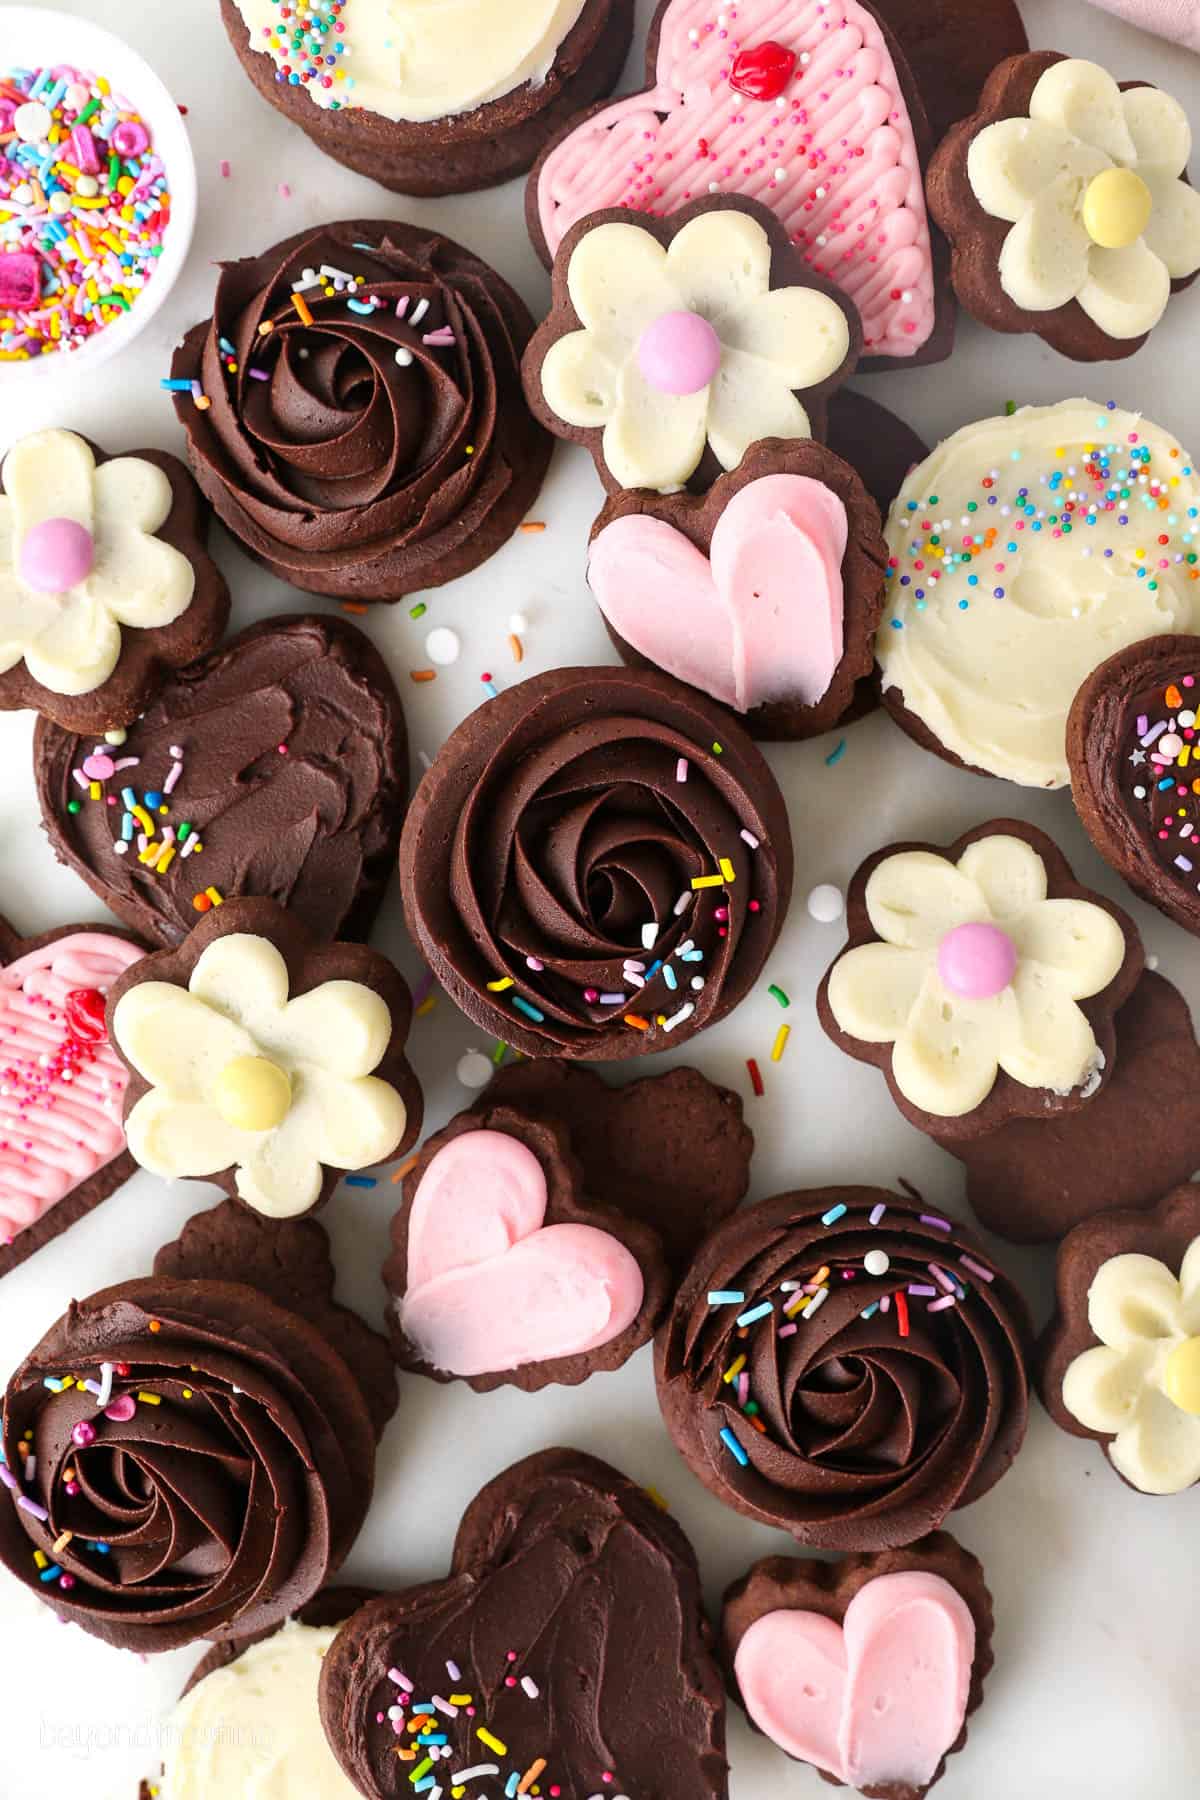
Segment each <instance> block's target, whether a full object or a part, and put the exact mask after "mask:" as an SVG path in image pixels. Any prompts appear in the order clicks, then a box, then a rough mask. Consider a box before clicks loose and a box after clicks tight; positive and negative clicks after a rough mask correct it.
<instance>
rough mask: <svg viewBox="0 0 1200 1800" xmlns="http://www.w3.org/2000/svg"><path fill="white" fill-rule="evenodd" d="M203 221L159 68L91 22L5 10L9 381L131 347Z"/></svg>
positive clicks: (0, 21) (0, 364) (5, 361)
mask: <svg viewBox="0 0 1200 1800" xmlns="http://www.w3.org/2000/svg"><path fill="white" fill-rule="evenodd" d="M96 78H99V79H96ZM106 90H107V91H106ZM195 223H196V165H195V159H194V157H193V155H192V147H191V144H190V142H189V140H188V134H187V130H186V127H185V126H184V122H183V118H182V116H181V114H180V112H179V107H178V105H177V104H176V102H175V101H174V100H173V99H172V97H171V95H170V93H169V92H168V91H167V89H166V87H165V86H164V85H163V83H162V82H161V81H160V80H159V78H158V76H157V75H156V74H155V73H154V71H153V69H151V67H150V66H149V64H148V63H146V62H145V61H144V60H143V59H142V57H140V56H139V55H138V54H137V52H136V51H134V50H132V49H130V47H129V45H128V44H126V43H124V42H122V40H121V39H120V38H118V37H115V36H114V35H113V34H112V33H111V32H109V31H105V30H103V29H102V27H100V26H98V25H94V24H92V23H91V22H90V21H89V20H87V19H80V18H76V17H75V16H74V15H72V14H70V13H63V12H47V11H43V10H42V9H41V8H40V7H36V6H0V385H10V386H12V387H13V388H16V387H17V386H18V385H19V384H20V383H21V382H28V381H30V380H31V379H32V377H31V374H30V371H31V370H33V369H40V370H41V371H42V372H43V375H48V374H50V373H51V372H53V371H55V370H57V371H59V372H63V373H66V372H69V373H70V374H71V375H72V376H79V375H82V374H84V373H85V372H90V371H91V370H93V369H95V368H97V367H99V365H100V364H101V363H105V362H107V361H108V360H109V358H110V357H113V356H116V355H117V354H118V352H119V351H121V350H123V349H125V348H126V347H127V346H128V345H129V344H131V343H132V342H133V340H134V338H136V337H137V336H138V334H139V333H140V332H141V331H143V330H144V329H145V327H146V326H147V325H148V324H149V322H150V320H151V319H152V318H153V317H154V315H155V313H157V312H158V310H159V308H160V307H161V306H162V304H163V302H164V301H165V300H166V298H167V296H168V295H169V293H170V292H171V289H172V287H173V286H174V285H175V282H176V280H177V279H178V277H179V274H180V272H181V271H182V269H183V265H184V262H185V261H186V259H187V254H188V250H189V248H190V246H191V241H192V233H193V230H194V228H195Z"/></svg>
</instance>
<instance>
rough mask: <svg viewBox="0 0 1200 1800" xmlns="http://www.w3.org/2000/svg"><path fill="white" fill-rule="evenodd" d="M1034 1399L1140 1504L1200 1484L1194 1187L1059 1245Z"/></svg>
mask: <svg viewBox="0 0 1200 1800" xmlns="http://www.w3.org/2000/svg"><path fill="white" fill-rule="evenodd" d="M1038 1385H1039V1390H1040V1392H1041V1396H1042V1399H1043V1401H1044V1402H1045V1405H1046V1410H1047V1411H1048V1412H1049V1414H1050V1416H1051V1418H1052V1419H1053V1420H1054V1422H1055V1423H1056V1424H1057V1425H1060V1426H1061V1427H1062V1429H1063V1430H1064V1431H1069V1432H1071V1433H1073V1434H1074V1436H1076V1437H1090V1438H1094V1439H1095V1440H1096V1441H1097V1443H1100V1444H1103V1445H1104V1447H1105V1449H1106V1450H1107V1452H1108V1457H1109V1460H1110V1462H1111V1463H1112V1466H1113V1468H1114V1469H1115V1470H1116V1472H1117V1474H1118V1475H1120V1476H1121V1477H1122V1478H1123V1479H1124V1480H1125V1481H1127V1482H1128V1483H1129V1485H1130V1486H1131V1487H1134V1488H1137V1489H1138V1490H1139V1492H1141V1493H1143V1494H1178V1493H1181V1492H1182V1490H1183V1489H1184V1488H1188V1487H1192V1486H1194V1485H1195V1483H1196V1482H1200V1187H1197V1186H1195V1185H1193V1184H1191V1183H1189V1184H1187V1185H1186V1186H1184V1187H1180V1188H1176V1189H1175V1190H1174V1192H1173V1193H1170V1194H1168V1195H1167V1196H1166V1198H1165V1199H1163V1200H1161V1201H1160V1202H1159V1204H1158V1205H1157V1206H1156V1207H1154V1208H1153V1209H1152V1210H1151V1211H1150V1212H1145V1213H1138V1212H1108V1213H1099V1214H1097V1216H1096V1217H1095V1218H1093V1219H1088V1220H1087V1221H1086V1222H1085V1223H1084V1224H1082V1225H1077V1226H1076V1228H1075V1230H1074V1231H1072V1232H1071V1233H1070V1235H1069V1236H1068V1237H1066V1238H1065V1239H1064V1240H1063V1243H1062V1245H1061V1247H1060V1249H1059V1253H1058V1310H1057V1312H1056V1314H1055V1316H1054V1319H1053V1320H1052V1321H1051V1324H1050V1326H1049V1327H1048V1329H1047V1332H1046V1336H1045V1339H1044V1341H1043V1344H1042V1357H1041V1372H1040V1378H1039V1384H1038Z"/></svg>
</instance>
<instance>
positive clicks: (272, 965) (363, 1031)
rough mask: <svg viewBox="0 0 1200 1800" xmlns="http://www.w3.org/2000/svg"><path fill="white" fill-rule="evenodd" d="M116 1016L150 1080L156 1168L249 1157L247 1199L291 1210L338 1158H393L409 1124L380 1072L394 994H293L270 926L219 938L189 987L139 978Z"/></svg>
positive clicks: (352, 1165) (146, 1136)
mask: <svg viewBox="0 0 1200 1800" xmlns="http://www.w3.org/2000/svg"><path fill="white" fill-rule="evenodd" d="M112 1024H113V1034H114V1037H115V1039H116V1042H117V1045H118V1048H119V1049H120V1050H121V1053H122V1054H123V1055H124V1056H125V1057H127V1058H128V1060H129V1061H130V1062H131V1063H132V1064H133V1066H134V1068H135V1069H136V1070H137V1071H138V1073H139V1074H140V1075H141V1076H142V1077H143V1079H144V1080H146V1081H147V1082H149V1083H150V1088H149V1091H148V1092H147V1093H145V1094H143V1095H142V1097H141V1099H140V1100H138V1101H137V1102H136V1104H135V1105H134V1106H133V1108H132V1109H131V1111H130V1113H129V1117H128V1118H127V1120H126V1122H125V1131H126V1136H127V1139H128V1143H129V1148H130V1150H131V1152H132V1153H133V1155H134V1157H135V1158H136V1160H137V1161H138V1162H139V1163H140V1164H141V1165H142V1167H143V1168H146V1169H149V1170H150V1171H151V1172H152V1173H153V1174H155V1175H163V1176H167V1177H174V1176H197V1177H201V1176H206V1175H216V1174H219V1173H221V1172H222V1171H224V1170H226V1169H229V1168H236V1171H237V1174H236V1182H237V1191H238V1193H239V1194H240V1195H241V1197H242V1199H243V1200H244V1201H245V1202H246V1203H247V1205H249V1206H252V1207H254V1208H255V1210H256V1211H258V1212H261V1213H265V1214H267V1215H268V1216H269V1217H271V1218H289V1217H292V1216H294V1215H295V1214H297V1213H302V1212H307V1211H308V1209H309V1208H310V1207H312V1206H313V1205H315V1203H316V1201H317V1199H318V1198H319V1196H320V1192H321V1185H322V1180H323V1171H324V1169H325V1168H331V1169H362V1168H367V1167H369V1166H370V1165H371V1164H373V1163H378V1162H383V1161H385V1160H386V1158H387V1157H389V1156H391V1155H392V1153H393V1152H394V1150H395V1149H396V1147H397V1145H398V1144H399V1143H400V1141H401V1139H402V1138H403V1136H404V1128H405V1123H406V1108H405V1105H404V1102H403V1100H402V1099H401V1097H400V1095H399V1094H398V1093H397V1092H396V1089H395V1088H394V1087H392V1086H391V1084H390V1083H389V1082H386V1081H383V1080H381V1079H380V1078H379V1077H378V1076H375V1075H373V1074H372V1070H374V1069H375V1068H376V1067H377V1066H378V1065H379V1063H380V1062H381V1061H382V1059H383V1057H384V1055H385V1054H386V1051H387V1048H388V1044H389V1042H390V1040H391V1035H392V1020H391V1014H390V1012H389V1010H388V1007H387V1005H386V1003H385V1002H384V1001H383V1000H382V999H381V998H380V996H379V995H378V994H376V993H374V992H373V991H372V990H371V989H370V988H368V987H365V986H364V985H363V984H362V983H361V982H357V981H326V982H322V984H321V985H320V986H319V987H315V988H311V989H310V990H309V991H308V993H306V994H300V995H297V997H296V998H295V999H289V998H288V972H287V965H286V963H285V962H284V959H283V957H282V956H281V955H280V953H279V951H278V950H277V949H276V947H275V945H274V944H272V943H271V942H270V941H269V940H268V939H266V938H261V937H255V936H253V935H251V934H250V933H247V932H233V933H230V934H229V935H228V936H225V937H220V938H217V939H216V940H215V941H214V942H213V943H211V944H209V945H208V946H207V948H206V949H205V950H204V951H203V952H202V953H201V955H200V956H199V958H198V959H197V961H196V966H195V968H194V969H193V971H192V975H191V979H190V981H189V983H188V986H187V987H186V988H183V987H178V986H176V985H175V984H174V983H173V982H166V981H144V982H139V983H138V984H137V985H135V986H134V987H131V988H130V989H129V990H128V991H127V992H126V993H124V994H123V995H122V996H121V999H120V1000H119V1001H118V1003H117V1006H116V1008H115V1010H114V1014H113V1021H112Z"/></svg>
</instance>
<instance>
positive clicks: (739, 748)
mask: <svg viewBox="0 0 1200 1800" xmlns="http://www.w3.org/2000/svg"><path fill="white" fill-rule="evenodd" d="M401 871H402V876H403V881H404V902H405V911H406V914H407V917H408V922H409V926H410V928H411V929H412V930H413V932H414V933H415V934H416V936H417V939H418V941H419V942H420V944H421V946H422V948H423V949H424V951H425V954H426V956H427V957H428V958H429V961H430V964H431V966H432V967H433V969H434V972H435V973H436V974H437V976H438V978H439V979H440V980H441V981H442V983H443V984H444V985H445V986H446V987H447V988H448V989H449V991H450V992H451V994H452V995H453V996H454V998H455V999H456V1000H457V1002H458V1004H459V1005H460V1006H461V1007H462V1008H463V1010H464V1012H466V1013H467V1014H468V1015H469V1016H470V1017H471V1018H473V1019H475V1020H477V1021H478V1022H479V1023H480V1024H482V1025H485V1026H486V1028H487V1029H488V1030H489V1031H492V1032H494V1033H495V1034H496V1035H497V1036H500V1037H504V1038H506V1039H507V1040H508V1041H509V1042H510V1043H512V1044H514V1045H515V1046H517V1048H519V1049H520V1050H522V1051H524V1052H525V1054H526V1055H529V1056H567V1057H583V1058H590V1059H593V1060H600V1059H606V1058H608V1059H613V1058H623V1057H629V1056H636V1055H639V1054H641V1053H643V1052H645V1051H650V1050H661V1049H666V1048H669V1047H670V1046H671V1045H672V1044H673V1043H679V1042H681V1041H682V1040H683V1039H684V1038H687V1037H690V1036H692V1035H693V1034H694V1033H695V1032H697V1031H699V1030H701V1029H702V1028H703V1027H704V1026H706V1025H711V1024H713V1023H714V1022H715V1021H716V1020H717V1019H721V1018H724V1016H725V1014H726V1013H728V1012H729V1011H731V1010H732V1008H733V1007H734V1006H736V1005H737V1003H738V1001H739V1000H741V999H742V998H743V996H744V995H745V994H746V992H747V990H748V989H749V988H750V987H751V986H752V984H753V983H754V982H755V981H756V980H757V979H758V976H759V974H760V972H761V970H762V967H763V964H764V962H765V960H766V958H767V955H768V954H769V952H770V950H771V948H772V946H773V945H774V943H775V940H776V938H777V936H778V935H779V929H780V926H781V924H782V921H783V918H784V916H785V914H786V911H787V904H788V900H789V898H790V894H791V884H792V846H791V837H790V834H789V831H788V823H787V814H786V810H785V807H784V803H783V797H782V795H781V794H780V792H779V789H778V788H777V787H776V785H775V781H774V778H773V776H772V775H771V771H770V769H769V768H768V767H767V764H766V763H765V761H764V760H763V758H762V756H761V755H760V754H759V752H758V751H757V750H756V749H755V747H754V745H753V744H752V743H751V741H750V739H749V738H748V737H747V736H746V734H745V732H744V731H742V730H741V728H740V727H739V726H737V725H735V724H734V722H733V720H732V719H731V718H730V717H729V716H728V714H726V713H724V712H722V711H721V709H720V708H719V707H716V706H714V705H712V703H711V702H708V701H705V700H703V699H702V698H701V697H700V696H698V695H697V694H695V692H694V691H693V690H691V689H689V688H685V687H684V686H682V685H681V684H680V683H679V682H677V681H673V680H672V679H671V678H670V677H669V676H665V675H659V674H650V673H640V672H634V671H629V670H622V669H606V668H601V669H558V670H554V671H553V672H551V673H549V674H547V675H542V676H537V677H535V678H534V679H533V680H531V681H526V682H523V683H522V684H521V685H520V686H519V687H516V688H510V689H509V690H508V691H507V692H506V693H504V694H501V695H500V696H499V697H498V698H496V699H494V700H492V701H490V702H488V703H487V704H486V705H484V706H482V707H480V708H479V710H478V711H477V712H475V713H474V714H472V716H471V717H470V718H469V719H467V720H466V721H465V722H464V723H463V724H462V725H461V726H460V727H459V728H458V730H457V731H456V732H454V733H453V734H452V736H451V737H450V738H449V740H448V741H447V743H446V744H445V745H444V746H443V748H442V751H441V754H440V755H439V757H438V759H437V761H436V762H435V764H434V765H433V767H432V768H431V769H430V770H429V771H428V773H427V774H426V776H425V779H424V780H423V782H422V783H421V786H420V788H419V789H418V792H417V795H416V797H415V799H414V801H413V805H412V809H411V812H410V815H409V820H408V822H407V824H406V827H405V832H404V837H403V839H402V842H401ZM631 1021H632V1023H631Z"/></svg>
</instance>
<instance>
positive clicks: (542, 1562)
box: [320, 1450, 728, 1800]
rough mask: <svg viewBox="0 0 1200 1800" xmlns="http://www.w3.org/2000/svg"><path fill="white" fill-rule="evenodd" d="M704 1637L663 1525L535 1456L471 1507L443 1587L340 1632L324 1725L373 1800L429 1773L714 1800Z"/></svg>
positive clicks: (585, 1473)
mask: <svg viewBox="0 0 1200 1800" xmlns="http://www.w3.org/2000/svg"><path fill="white" fill-rule="evenodd" d="M710 1637H711V1634H710V1631H709V1627H708V1623H707V1621H706V1619H705V1617H704V1611H703V1606H702V1602H701V1593H700V1578H699V1572H698V1570H697V1567H696V1559H695V1555H694V1553H693V1551H692V1548H691V1545H690V1544H689V1543H688V1541H687V1539H686V1538H685V1537H684V1535H683V1533H682V1531H681V1530H680V1529H679V1527H678V1525H676V1524H675V1522H674V1520H673V1519H671V1518H670V1517H669V1516H668V1515H667V1514H665V1513H664V1512H663V1511H662V1509H661V1508H660V1507H659V1506H658V1505H656V1504H655V1502H654V1501H653V1500H652V1499H651V1498H650V1496H649V1495H648V1494H647V1493H646V1492H645V1490H644V1489H642V1488H639V1487H637V1486H636V1485H635V1484H634V1483H633V1482H632V1481H629V1480H628V1479H627V1478H626V1477H625V1476H624V1475H620V1474H618V1472H617V1471H616V1470H615V1469H612V1468H610V1467H609V1466H608V1464H607V1463H602V1462H599V1461H597V1459H596V1458H595V1457H592V1456H585V1455H583V1454H582V1453H581V1452H580V1451H577V1450H544V1451H542V1452H541V1454H540V1455H537V1456H530V1457H528V1458H526V1460H525V1461H524V1462H520V1463H517V1464H515V1465H514V1466H513V1467H512V1468H510V1469H507V1470H505V1472H504V1473H503V1474H502V1475H498V1476H497V1477H496V1479H495V1480H494V1481H492V1482H490V1483H489V1485H488V1486H487V1487H485V1488H484V1489H483V1491H482V1493H480V1494H479V1495H478V1497H477V1498H476V1499H475V1500H473V1501H472V1503H471V1505H470V1506H469V1507H468V1508H467V1511H466V1513H465V1514H464V1515H463V1520H462V1524H461V1525H460V1527H459V1531H458V1537H457V1540H456V1542H455V1546H454V1558H453V1561H452V1564H451V1568H450V1573H449V1575H448V1577H447V1578H446V1579H445V1580H444V1581H429V1582H426V1583H425V1584H424V1585H423V1586H421V1587H414V1588H408V1589H406V1590H405V1591H403V1592H401V1593H398V1594H389V1595H384V1596H383V1597H381V1598H380V1599H378V1600H372V1601H371V1602H369V1604H368V1605H366V1606H364V1607H363V1608H362V1610H361V1611H360V1612H358V1613H356V1614H355V1615H354V1617H353V1618H351V1619H350V1620H349V1621H348V1622H347V1624H345V1625H344V1626H343V1627H342V1629H341V1631H340V1632H339V1634H338V1636H337V1637H336V1639H335V1640H334V1643H333V1647H332V1648H331V1649H330V1651H329V1652H328V1654H327V1655H326V1657H325V1664H324V1668H323V1669H322V1672H321V1688H320V1700H321V1717H322V1720H323V1721H324V1725H325V1731H326V1735H327V1736H328V1738H329V1742H330V1744H331V1745H332V1747H333V1751H334V1754H335V1756H336V1757H337V1759H338V1762H339V1763H340V1764H341V1766H342V1768H343V1769H344V1770H345V1772H346V1774H347V1775H348V1776H349V1777H350V1779H351V1780H352V1781H353V1782H354V1784H355V1786H356V1788H357V1789H358V1791H359V1793H360V1794H363V1795H366V1796H367V1797H368V1800H396V1797H398V1796H400V1795H406V1796H407V1795H410V1794H411V1793H412V1791H413V1782H414V1780H416V1781H419V1780H421V1779H422V1778H423V1773H428V1772H430V1771H426V1770H424V1764H425V1763H428V1764H429V1765H430V1770H431V1771H432V1774H433V1780H434V1785H435V1786H438V1785H441V1786H442V1787H447V1786H449V1783H450V1782H452V1781H453V1780H454V1771H455V1770H458V1769H464V1768H470V1769H473V1770H474V1772H475V1777H476V1778H477V1780H478V1782H479V1783H480V1784H486V1792H488V1793H489V1794H501V1793H504V1792H505V1791H506V1790H507V1789H508V1788H509V1787H510V1786H511V1787H512V1789H513V1792H514V1793H515V1792H517V1791H518V1789H519V1788H520V1787H521V1786H524V1788H525V1791H526V1793H529V1792H530V1791H531V1790H532V1787H533V1786H534V1785H536V1786H538V1788H539V1790H540V1792H541V1793H542V1794H552V1793H553V1792H554V1790H555V1789H558V1790H559V1791H560V1792H561V1793H562V1794H563V1795H564V1796H567V1795H572V1796H574V1795H579V1796H585V1795H593V1794H599V1793H604V1794H609V1793H611V1794H612V1795H613V1796H614V1800H615V1796H617V1795H620V1794H625V1795H630V1796H638V1795H646V1796H648V1795H651V1794H652V1795H654V1800H725V1795H726V1794H727V1792H728V1789H727V1785H726V1765H725V1695H724V1691H723V1687H722V1683H721V1677H720V1673H719V1672H718V1670H717V1667H716V1664H715V1663H714V1662H713V1660H712V1655H711V1652H710ZM430 1718H433V1719H436V1728H435V1729H434V1730H432V1731H431V1730H430V1726H429V1722H428V1721H429V1719H430ZM442 1738H444V1739H445V1740H446V1741H445V1743H439V1742H435V1741H433V1740H434V1739H442ZM426 1740H427V1741H426ZM444 1765H448V1768H449V1778H448V1779H447V1775H446V1773H445V1772H444ZM468 1791H469V1790H468Z"/></svg>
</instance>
